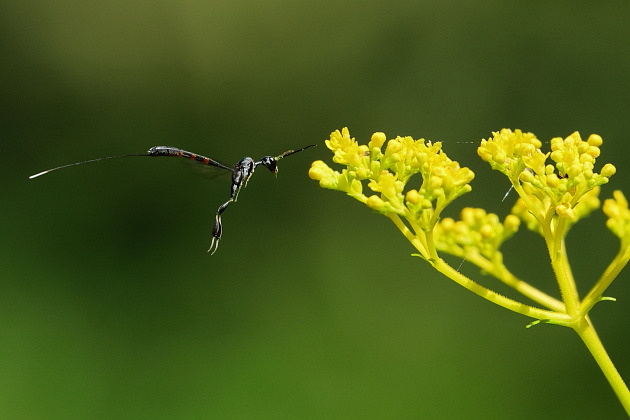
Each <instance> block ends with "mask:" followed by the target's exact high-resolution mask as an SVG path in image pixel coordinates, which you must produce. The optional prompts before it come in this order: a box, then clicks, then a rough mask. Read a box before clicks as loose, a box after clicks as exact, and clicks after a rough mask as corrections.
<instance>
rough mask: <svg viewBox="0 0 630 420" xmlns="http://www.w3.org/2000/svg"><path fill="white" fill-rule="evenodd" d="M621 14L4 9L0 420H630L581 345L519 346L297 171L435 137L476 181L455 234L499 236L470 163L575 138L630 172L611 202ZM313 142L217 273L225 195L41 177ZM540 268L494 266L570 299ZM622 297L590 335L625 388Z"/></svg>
mask: <svg viewBox="0 0 630 420" xmlns="http://www.w3.org/2000/svg"><path fill="white" fill-rule="evenodd" d="M629 17H630V4H628V2H626V1H613V2H600V3H594V2H587V1H571V2H568V1H566V2H561V1H551V2H549V1H487V2H468V1H441V2H429V1H405V0H387V1H384V0H367V1H366V0H362V1H328V2H327V1H308V2H304V1H300V2H298V1H294V2H291V1H281V0H261V1H253V2H252V1H243V0H230V1H227V0H225V1H212V0H210V1H199V0H185V1H172V0H162V1H143V0H140V1H137V0H136V1H128V0H125V1H121V0H114V1H107V2H102V1H77V0H58V1H55V2H50V1H37V0H26V1H20V2H15V1H13V2H10V1H3V2H1V3H0V52H1V53H2V65H1V66H0V87H1V91H0V104H1V107H2V111H1V113H0V119H1V128H0V136H1V138H2V151H3V153H2V158H1V159H2V165H1V166H0V176H1V179H2V189H1V192H0V194H1V197H2V198H1V205H0V216H2V228H1V232H2V233H1V238H2V241H1V242H0V251H1V252H0V259H1V261H2V270H1V272H0V276H1V280H2V281H1V283H0V290H1V292H0V331H1V332H0V389H2V391H1V392H0V418H6V419H9V418H11V419H85V418H91V419H98V418H103V419H111V418H134V419H141V418H146V419H149V418H150V419H172V418H177V419H199V418H208V419H254V418H255V419H322V418H326V419H350V418H355V419H384V418H400V419H403V418H409V419H411V418H414V419H422V418H441V419H449V418H458V419H460V418H467V419H475V418H478V419H487V418H510V419H530V418H549V419H573V418H578V417H579V418H624V417H625V415H624V413H623V411H622V409H621V406H620V404H619V403H618V401H617V400H616V397H615V396H614V395H613V393H612V391H611V389H610V388H609V386H608V384H607V382H606V381H605V379H604V377H603V375H602V374H601V372H600V371H599V369H598V367H597V366H596V364H595V362H594V361H593V360H592V358H591V357H590V355H589V354H588V352H587V350H586V349H585V348H584V346H583V345H582V344H581V342H580V341H579V339H578V337H577V336H576V335H575V334H574V333H573V332H572V331H569V330H566V329H562V328H559V327H554V326H549V325H542V326H538V327H536V328H532V329H525V328H524V327H525V325H526V324H527V323H529V320H528V319H525V318H523V317H521V316H518V315H515V314H513V313H511V312H509V311H506V310H504V309H501V308H498V307H495V306H493V305H491V304H489V303H488V302H486V301H484V300H483V299H480V298H479V297H477V296H475V295H473V294H471V293H470V292H468V291H466V290H464V289H462V288H460V287H458V286H457V285H455V284H454V283H452V282H450V281H449V280H447V279H445V278H442V277H440V276H439V275H437V274H436V273H434V272H433V271H431V270H430V269H429V267H428V266H427V265H426V264H425V263H423V262H422V261H421V260H419V259H417V258H413V257H411V256H410V254H411V253H412V252H413V249H412V248H411V246H410V245H409V244H408V243H407V242H406V241H405V240H404V239H403V238H402V236H401V235H400V234H399V233H398V232H397V231H396V230H395V229H394V227H393V226H392V225H390V223H389V222H388V220H387V219H386V218H384V217H381V216H379V215H377V214H374V213H371V212H370V211H368V210H367V209H366V208H364V207H363V206H361V205H360V204H359V203H358V202H354V201H353V200H351V199H350V198H348V197H346V196H344V195H342V194H341V193H336V192H331V191H326V190H322V189H320V188H319V187H318V185H317V184H316V183H315V182H313V181H311V180H309V179H308V177H307V170H308V167H309V166H310V162H311V161H313V160H316V159H325V160H327V161H330V154H329V153H328V151H327V149H326V148H325V146H324V143H323V140H324V139H326V138H327V137H328V135H329V133H330V132H331V131H333V130H335V129H340V128H342V127H344V126H348V127H349V128H350V130H351V134H352V135H353V136H356V137H357V139H359V140H360V141H363V142H365V141H367V140H368V139H369V136H370V135H371V133H372V132H374V131H384V132H385V133H386V134H388V136H390V137H393V136H396V135H411V136H414V137H415V138H420V137H424V138H427V139H431V140H433V141H443V142H444V148H445V150H446V151H447V153H448V154H449V156H450V157H452V158H453V159H455V160H458V161H460V162H461V163H462V165H465V166H469V167H471V168H472V169H473V170H474V171H475V172H476V174H477V177H476V179H475V181H474V183H473V188H474V190H473V192H472V193H471V194H468V195H467V196H466V197H463V198H462V199H461V200H460V202H459V203H455V204H454V206H453V209H449V210H450V213H449V214H450V215H456V214H457V213H458V211H459V208H461V207H462V206H465V205H475V206H484V207H486V208H487V209H488V210H490V211H494V212H497V213H499V214H501V215H505V214H506V213H507V212H508V211H509V208H510V205H511V203H512V200H513V199H514V196H511V197H509V198H508V200H506V201H505V202H501V198H502V197H503V195H504V193H505V191H506V190H507V188H508V183H507V180H506V179H504V178H503V177H502V176H501V175H500V174H498V173H493V172H492V171H491V170H490V169H489V167H488V166H487V165H486V164H484V163H482V162H480V161H479V159H478V158H477V156H476V145H474V144H470V143H465V142H470V141H478V140H480V139H481V138H487V137H488V136H490V135H491V132H492V131H493V130H494V131H496V130H499V129H501V128H503V127H508V128H521V129H523V130H526V131H532V132H534V133H536V134H537V135H538V136H539V138H540V139H543V140H548V139H550V138H552V137H557V136H567V135H569V134H570V133H572V132H573V131H575V130H579V131H580V132H581V134H582V135H583V136H584V137H586V136H588V135H589V134H590V133H598V134H600V135H601V136H602V137H603V138H604V141H605V144H604V149H603V154H602V157H601V158H600V160H599V164H600V166H599V167H601V165H603V163H605V162H611V163H614V164H615V165H616V166H617V169H618V173H617V175H616V176H615V177H614V178H613V183H612V185H608V186H605V187H604V189H603V192H602V196H603V197H604V198H605V197H608V196H610V195H611V193H612V190H613V189H614V188H622V189H624V188H625V190H626V192H628V191H630V189H629V188H628V187H629V185H628V184H629V183H628V167H630V162H628V155H627V150H628V144H627V141H628V110H629V109H630V107H629V105H630V99H629V98H630V50H629V48H628V41H629V39H630V26H628V24H627V22H628V18H629ZM311 143H316V144H318V145H319V147H317V148H315V149H310V150H308V151H306V152H303V153H301V154H298V155H295V156H292V157H290V158H287V159H286V160H283V161H282V162H281V165H280V172H279V176H278V178H277V179H274V178H273V176H271V175H270V174H269V173H267V172H266V171H264V170H263V169H260V170H259V171H258V172H257V174H256V176H255V177H254V178H252V180H251V182H250V183H249V187H248V188H247V189H246V190H243V191H242V192H241V196H240V200H239V202H238V203H237V204H236V205H233V206H232V207H230V208H229V210H228V211H227V212H226V213H225V215H224V239H223V240H222V242H221V246H220V248H219V250H218V252H217V253H216V254H215V255H214V256H210V255H208V254H207V253H206V252H205V251H206V249H207V248H208V246H209V244H210V231H211V228H212V222H213V215H214V212H215V210H216V208H217V206H218V205H219V204H221V203H222V202H223V201H225V199H226V198H227V196H228V189H229V179H228V178H227V177H223V178H208V177H205V176H199V174H196V173H195V171H191V170H190V169H189V168H187V165H184V164H181V162H179V161H178V160H177V159H140V158H129V159H118V160H109V161H105V162H99V163H96V164H90V165H84V166H79V167H73V168H69V169H65V170H63V171H59V172H56V173H54V174H50V175H47V176H45V177H42V178H38V179H36V180H28V179H27V177H28V176H29V175H31V174H33V173H36V172H39V171H41V170H43V169H47V168H50V167H54V166H57V165H62V164H65V163H71V162H75V161H80V160H85V159H90V158H95V157H101V156H110V155H119V154H125V153H143V152H144V151H146V150H147V149H148V148H149V147H150V146H154V145H172V146H177V147H181V148H184V149H187V150H190V151H193V152H198V153H201V154H204V155H206V156H210V157H214V158H217V159H219V160H222V161H224V162H227V163H230V164H231V163H234V162H236V161H237V160H238V159H240V158H241V157H243V156H245V155H250V156H253V157H255V158H259V157H261V156H263V155H267V154H272V155H275V154H279V153H281V152H283V151H284V150H287V149H293V148H298V147H302V146H304V145H307V144H311ZM604 223H605V220H604V217H603V216H601V215H600V214H596V215H593V216H592V217H591V218H590V219H588V220H587V221H584V222H582V223H581V224H579V225H577V226H576V227H575V228H574V231H573V232H572V233H571V235H570V237H569V251H570V254H571V257H572V258H573V259H574V261H575V263H574V271H575V274H576V276H577V278H578V282H579V283H580V289H581V290H582V292H586V291H587V290H588V288H589V284H591V283H592V281H593V279H594V278H597V276H598V275H599V273H600V272H601V271H602V270H603V268H604V267H605V266H606V264H607V263H608V261H609V259H610V258H611V257H612V255H614V252H616V249H617V248H616V247H617V243H616V240H615V239H614V238H613V237H612V235H611V234H609V233H608V231H607V230H606V228H605V226H604ZM541 245H542V242H541V241H540V240H539V239H538V238H537V237H536V236H535V235H533V234H531V233H529V232H522V233H520V234H519V235H518V236H517V237H516V238H514V239H513V240H512V241H510V242H509V243H508V244H506V249H505V251H506V254H508V255H506V259H507V260H508V262H509V264H510V265H511V267H512V268H513V270H514V271H515V272H516V273H517V274H518V275H520V276H522V277H523V278H525V279H529V280H530V281H532V282H533V283H534V284H536V285H538V286H539V287H541V288H542V289H544V290H546V291H548V292H549V293H554V294H556V295H557V292H556V290H555V288H554V285H553V282H552V281H551V279H550V276H551V272H550V270H549V269H548V267H547V256H546V254H545V251H544V249H542V248H541ZM453 264H459V262H458V261H453ZM462 270H463V271H464V272H466V273H468V274H470V275H471V276H472V277H473V278H475V279H477V280H479V281H481V282H482V283H484V284H486V285H488V286H492V287H495V286H496V284H495V282H494V281H493V280H492V279H489V278H486V277H484V276H482V275H480V274H479V273H477V272H476V270H475V269H474V267H471V266H469V265H467V264H464V265H463V266H462ZM627 277H628V275H627V273H623V274H622V275H621V276H620V278H619V279H618V281H617V283H616V284H614V285H613V286H612V287H611V289H610V291H609V293H608V294H609V295H612V296H615V297H616V298H617V299H618V301H617V302H616V303H602V304H600V305H598V306H597V307H596V308H595V309H594V310H593V312H592V317H593V319H594V322H595V323H596V326H597V327H598V331H599V333H600V335H601V337H602V340H603V341H604V343H605V345H606V346H607V349H608V350H609V352H610V354H611V357H612V358H613V360H614V361H615V362H616V364H617V367H618V368H619V370H620V371H621V373H622V375H623V376H624V377H625V378H626V379H628V378H630V358H629V357H628V352H627V348H628V345H629V344H630V334H629V332H628V328H627V325H628V324H627V320H628V316H629V315H630V286H629V285H628V282H627V280H628V278H627ZM497 287H498V286H497ZM499 290H502V291H505V290H504V289H501V288H500V287H499ZM505 292H506V293H510V292H509V291H505Z"/></svg>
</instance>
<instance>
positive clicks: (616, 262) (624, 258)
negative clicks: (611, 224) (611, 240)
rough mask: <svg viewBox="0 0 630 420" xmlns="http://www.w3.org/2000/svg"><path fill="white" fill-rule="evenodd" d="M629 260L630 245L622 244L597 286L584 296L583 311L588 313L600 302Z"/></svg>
mask: <svg viewBox="0 0 630 420" xmlns="http://www.w3.org/2000/svg"><path fill="white" fill-rule="evenodd" d="M629 260H630V246H628V245H622V246H621V249H620V250H619V252H618V253H617V255H616V256H615V258H614V259H613V261H612V262H611V263H610V265H609V266H608V267H606V270H605V271H604V274H602V276H601V277H600V278H599V280H597V283H595V286H594V287H593V288H592V289H591V291H590V292H588V293H587V295H586V296H585V297H584V300H583V301H582V312H584V313H588V311H590V310H591V308H592V307H593V306H594V305H595V304H596V303H597V302H599V300H600V299H601V297H602V295H603V294H604V292H605V291H606V289H608V286H610V284H611V283H612V282H613V281H614V280H615V278H616V277H617V276H618V275H619V273H620V272H621V270H623V268H624V267H625V266H626V264H628V261H629Z"/></svg>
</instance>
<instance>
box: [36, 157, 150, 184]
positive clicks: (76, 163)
mask: <svg viewBox="0 0 630 420" xmlns="http://www.w3.org/2000/svg"><path fill="white" fill-rule="evenodd" d="M129 156H150V155H120V156H107V157H102V158H97V159H90V160H84V161H82V162H75V163H69V164H67V165H63V166H57V167H56V168H52V169H48V170H46V171H42V172H40V173H37V174H35V175H31V176H29V177H28V178H29V179H33V178H37V177H38V176H42V175H45V174H47V173H49V172H52V171H56V170H57V169H63V168H67V167H68V166H75V165H82V164H84V163H90V162H98V161H99V160H106V159H116V158H122V157H129Z"/></svg>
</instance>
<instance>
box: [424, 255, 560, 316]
mask: <svg viewBox="0 0 630 420" xmlns="http://www.w3.org/2000/svg"><path fill="white" fill-rule="evenodd" d="M429 262H430V263H431V264H432V265H433V267H434V268H435V269H436V270H437V271H439V272H440V273H442V274H444V275H445V276H446V277H448V278H450V279H451V280H453V281H454V282H456V283H457V284H459V285H461V286H463V287H465V288H466V289H468V290H470V291H471V292H473V293H474V294H476V295H478V296H481V297H482V298H484V299H486V300H489V301H490V302H492V303H494V304H496V305H499V306H501V307H503V308H505V309H509V310H510V311H513V312H516V313H519V314H521V315H525V316H528V317H531V318H535V319H538V320H541V321H546V322H553V323H554V324H560V325H567V324H568V323H570V322H571V318H570V317H569V316H568V315H566V314H563V313H559V312H554V311H548V310H545V309H540V308H536V307H533V306H529V305H525V304H524V303H521V302H517V301H515V300H512V299H510V298H508V297H505V296H503V295H501V294H499V293H497V292H494V291H492V290H490V289H487V288H485V287H483V286H481V285H480V284H478V283H475V282H474V281H472V280H471V279H469V278H468V277H466V276H465V275H463V274H462V273H460V272H459V271H457V270H455V269H454V268H453V267H451V266H450V265H448V264H447V263H446V262H445V261H444V260H443V259H441V258H438V259H437V260H431V261H429Z"/></svg>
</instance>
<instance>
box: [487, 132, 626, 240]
mask: <svg viewBox="0 0 630 420" xmlns="http://www.w3.org/2000/svg"><path fill="white" fill-rule="evenodd" d="M493 134H494V136H493V137H492V138H491V139H488V140H482V141H481V146H479V148H478V150H477V152H478V154H479V156H480V157H481V158H482V159H483V160H485V161H486V162H488V163H489V164H490V166H491V167H492V169H495V170H498V171H500V172H502V173H504V174H505V175H507V176H508V178H509V179H510V181H511V182H512V185H513V186H514V188H515V189H516V191H517V192H518V194H519V196H520V200H519V202H517V204H516V206H515V208H514V210H513V213H515V214H517V215H519V216H520V217H521V218H522V219H523V221H525V222H526V223H527V225H528V227H529V228H530V229H534V230H538V231H541V230H542V229H543V228H544V226H542V225H545V224H548V223H547V222H548V221H550V220H552V219H554V218H556V219H562V221H561V223H562V225H563V226H565V227H566V228H567V229H568V227H569V226H570V225H572V224H573V223H575V222H576V221H577V220H578V219H579V218H581V217H584V216H586V215H588V214H590V212H591V211H593V210H594V209H595V208H598V207H599V199H598V198H597V194H598V192H599V188H598V187H599V186H600V185H603V184H606V183H607V182H608V180H609V178H610V177H611V176H612V175H613V174H614V173H615V171H616V169H615V167H614V166H613V165H611V164H609V163H607V164H605V165H604V166H603V167H602V169H601V171H600V173H597V172H595V171H594V168H595V160H596V158H597V157H598V156H599V155H600V146H601V145H602V143H603V141H602V138H601V137H600V136H598V135H596V134H593V135H591V136H589V138H588V139H587V140H586V141H584V140H582V138H581V137H580V134H579V133H578V132H575V133H573V134H571V135H570V136H568V137H567V138H565V139H562V138H560V137H557V138H553V139H551V141H550V143H551V152H548V153H543V152H542V151H541V149H540V148H541V146H542V143H541V142H540V140H538V139H537V138H536V137H535V136H534V135H533V134H532V133H523V132H522V131H521V130H515V131H512V130H508V129H503V130H501V131H499V132H495V133H493ZM549 159H551V162H549V161H548V160H549ZM558 223H560V222H558ZM565 232H566V229H565Z"/></svg>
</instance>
